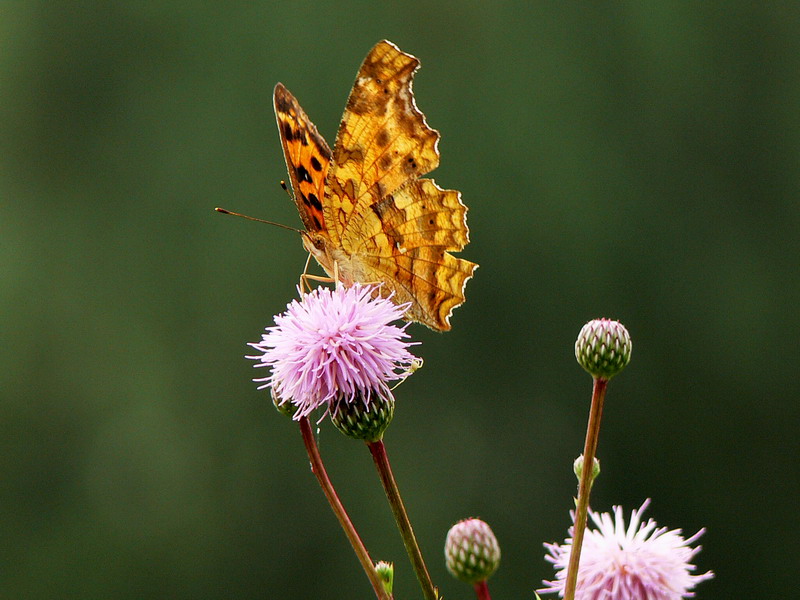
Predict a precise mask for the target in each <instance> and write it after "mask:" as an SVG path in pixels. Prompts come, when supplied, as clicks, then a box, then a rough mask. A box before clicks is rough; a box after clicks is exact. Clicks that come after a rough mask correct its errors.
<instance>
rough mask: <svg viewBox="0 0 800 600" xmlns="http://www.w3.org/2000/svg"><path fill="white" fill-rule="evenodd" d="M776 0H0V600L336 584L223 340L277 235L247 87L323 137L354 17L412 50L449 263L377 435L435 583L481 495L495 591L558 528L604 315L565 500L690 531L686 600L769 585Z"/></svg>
mask: <svg viewBox="0 0 800 600" xmlns="http://www.w3.org/2000/svg"><path fill="white" fill-rule="evenodd" d="M799 34H800V5H798V4H796V3H785V4H781V3H763V4H761V3H750V2H726V3H721V2H711V3H702V4H701V3H638V2H627V3H613V4H606V5H604V6H600V5H584V4H581V5H578V4H577V3H575V4H573V3H538V2H537V3H530V2H522V1H517V2H502V3H486V2H458V3H456V2H440V3H430V2H414V1H411V2H403V3H381V4H380V5H379V4H378V3H373V2H366V1H364V2H358V1H354V0H350V1H346V2H340V3H327V4H320V3H302V2H276V3H262V2H230V3H225V4H222V3H219V4H215V3H192V2H173V3H170V2H158V3H131V4H130V5H128V4H126V3H109V2H76V3H71V2H24V3H23V2H3V3H2V4H0V145H1V146H0V211H1V213H2V217H1V218H0V232H1V234H0V249H1V250H0V274H1V276H2V287H1V289H0V332H1V333H2V350H0V361H1V362H0V366H1V367H2V368H1V370H0V373H1V374H0V377H2V379H1V380H0V387H1V388H2V398H0V482H2V483H1V484H0V490H1V491H0V540H2V541H0V550H1V551H0V596H2V597H4V598H121V599H124V598H212V599H213V598H285V599H294V598H298V599H299V598H331V599H334V598H342V599H345V598H347V599H352V598H369V597H370V596H371V590H370V588H369V585H368V583H367V580H366V578H365V577H364V575H363V573H362V572H361V571H360V569H359V567H358V565H357V563H356V561H355V558H354V556H353V554H352V552H351V550H350V549H349V547H348V545H347V543H346V541H345V538H344V536H343V535H342V532H341V531H340V529H339V526H338V524H337V523H336V522H335V520H334V519H333V517H332V514H331V512H330V510H329V508H328V506H327V504H326V503H325V501H324V499H323V496H322V494H321V492H320V490H319V488H318V486H317V484H316V481H315V480H314V478H313V476H312V475H311V473H310V471H309V468H308V462H307V459H306V457H305V454H304V450H303V447H302V443H301V440H300V436H299V432H298V430H297V428H296V426H295V425H294V424H293V423H291V422H289V421H287V420H286V419H285V418H283V417H281V416H280V415H278V414H277V413H276V412H275V411H274V410H273V409H272V407H271V405H270V403H269V401H268V398H267V395H266V394H265V393H264V392H257V391H256V389H255V387H256V386H255V385H254V384H253V383H252V382H251V381H250V379H251V378H252V377H253V376H255V375H258V374H260V372H255V371H253V369H252V364H251V363H250V362H248V361H246V360H245V359H244V358H243V355H244V354H245V353H247V348H246V345H245V344H246V342H248V341H255V340H257V339H259V336H260V332H261V331H262V329H263V327H265V326H267V325H269V324H270V323H271V321H272V316H273V315H274V314H275V313H277V312H280V311H281V310H283V308H284V307H285V305H286V303H287V301H289V300H290V299H291V298H292V297H293V295H294V285H295V282H296V280H297V276H298V273H299V272H300V270H301V269H302V267H303V262H304V259H305V255H304V252H303V250H302V247H301V244H300V240H299V239H297V238H296V236H293V235H292V234H291V233H289V232H286V231H281V230H279V229H276V228H270V227H267V226H262V225H257V224H253V223H250V222H245V221H240V220H234V219H231V218H227V217H223V216H220V215H217V214H215V213H214V212H213V208H214V207H215V206H225V207H227V208H229V209H232V210H238V211H241V212H245V213H248V214H251V215H255V216H260V217H264V218H268V219H271V220H275V221H279V222H282V223H286V224H289V225H295V226H299V223H300V222H299V219H298V217H297V213H296V210H295V208H294V207H293V205H292V204H291V202H289V201H288V200H287V198H286V196H285V195H284V193H283V192H282V191H281V190H280V188H279V187H278V181H279V180H280V179H282V178H285V176H286V175H285V170H284V164H283V157H282V154H281V149H280V144H279V141H278V136H277V131H276V127H275V124H274V117H273V114H272V106H271V93H272V88H273V86H274V85H275V83H276V82H277V81H282V82H283V83H284V84H286V86H287V87H288V88H289V89H290V90H292V91H293V92H294V94H295V95H296V96H297V97H298V99H299V100H300V102H301V103H302V104H303V106H304V108H305V109H306V111H307V112H308V114H309V115H310V116H311V118H312V119H313V120H314V121H315V122H316V124H317V125H318V127H319V128H320V131H321V132H322V133H323V135H325V136H326V137H327V138H328V140H329V141H331V142H332V140H333V136H334V134H335V132H336V128H337V126H338V122H339V118H340V115H341V111H342V109H343V107H344V102H345V99H346V97H347V94H348V92H349V90H350V86H351V85H352V81H353V78H354V76H355V73H356V70H357V68H358V66H359V64H360V62H361V60H362V59H363V58H364V56H365V55H366V53H367V51H368V50H369V49H370V47H371V46H372V45H373V44H374V43H375V42H377V41H378V40H380V39H382V38H388V39H390V40H392V41H394V42H395V43H397V44H398V45H399V46H400V48H402V49H403V50H405V51H407V52H410V53H412V54H414V55H416V56H418V57H419V58H420V59H421V61H422V65H423V67H422V70H421V71H420V72H419V74H418V76H417V78H416V83H415V91H416V95H417V102H418V105H419V106H420V108H421V109H422V110H423V111H424V112H425V114H426V115H427V118H428V122H429V123H430V124H431V125H432V126H433V127H435V128H437V129H439V130H440V131H441V133H442V141H441V143H440V145H439V148H440V150H441V153H442V162H441V167H440V168H439V169H438V170H437V171H436V172H435V173H434V174H433V175H434V176H435V178H436V180H437V182H438V183H440V184H441V185H442V186H444V187H449V188H456V189H459V190H461V191H462V193H463V197H464V200H465V202H466V204H467V205H468V206H469V208H470V213H469V225H470V228H471V233H472V240H473V241H472V243H471V244H470V245H469V246H468V248H467V249H466V250H465V252H463V253H462V256H464V257H465V258H468V259H470V260H474V261H476V262H478V263H480V264H481V268H480V270H478V272H477V274H476V277H475V279H474V280H473V281H472V282H470V284H469V286H468V289H467V292H468V293H467V296H468V302H467V303H466V304H465V305H464V306H463V307H461V308H460V309H458V310H457V311H456V313H455V314H454V317H453V324H454V329H453V331H452V332H450V333H447V334H444V335H439V334H434V333H432V332H430V331H428V330H426V329H424V328H423V327H420V326H413V327H412V328H411V331H412V333H413V335H414V336H415V337H416V338H417V339H419V340H421V341H422V345H421V346H419V347H418V348H417V353H418V354H419V355H421V356H423V357H424V358H425V367H424V369H422V370H421V371H420V372H418V373H417V374H416V375H415V376H414V377H412V378H411V379H410V380H409V381H408V382H407V383H406V384H404V385H403V386H402V387H401V388H400V389H399V390H398V392H397V394H398V412H397V415H396V418H395V421H394V423H393V425H392V427H391V428H390V430H389V432H388V434H387V438H386V442H387V446H388V449H389V452H390V455H391V457H392V460H393V464H394V468H395V475H396V476H397V478H398V481H399V483H400V486H401V489H402V490H403V492H404V495H405V500H406V504H407V508H408V510H409V512H410V515H411V517H412V520H413V522H414V526H415V529H416V532H417V535H418V537H419V540H420V543H421V545H422V548H423V551H424V552H425V553H426V556H427V558H428V562H429V566H430V570H431V572H432V576H433V579H434V581H435V582H436V583H437V585H439V587H440V588H441V590H442V592H443V593H444V595H445V596H446V597H447V598H469V597H471V595H472V592H471V591H470V590H469V589H468V588H466V587H465V586H463V585H462V584H460V583H458V582H456V581H455V580H453V579H451V578H450V577H449V575H448V574H447V573H446V571H445V567H444V561H443V557H442V547H443V541H444V537H445V534H446V532H447V529H448V528H449V526H450V525H451V524H452V523H454V522H455V521H457V520H458V519H460V518H463V517H466V516H480V517H482V518H483V519H485V520H487V521H488V522H489V523H490V524H491V525H492V526H493V528H494V530H495V532H496V534H497V536H498V538H499V540H500V542H501V545H502V549H503V564H502V566H501V569H500V571H499V572H498V573H497V574H496V575H495V577H494V579H493V580H492V590H493V593H494V596H495V598H497V599H502V598H532V596H533V594H532V590H533V589H534V588H536V587H538V586H539V583H540V581H541V580H542V579H543V578H550V577H551V576H552V569H551V567H550V565H549V564H547V563H545V561H544V560H543V554H544V551H543V548H542V542H544V541H556V540H563V538H564V537H565V535H566V529H567V526H568V523H569V520H568V510H569V508H570V506H571V503H572V495H573V493H574V491H575V481H574V477H573V475H572V471H571V469H572V461H573V459H574V458H575V456H576V455H577V454H578V453H579V452H580V450H581V448H582V443H583V436H584V430H585V423H586V416H587V411H588V401H589V395H590V389H591V381H590V378H589V377H588V376H587V375H586V374H585V373H583V371H582V370H581V369H580V368H579V367H578V366H577V364H576V363H575V360H574V357H573V343H574V340H575V337H576V336H577V333H578V331H579V330H580V328H581V326H582V325H583V323H584V322H585V321H587V320H589V319H591V318H594V317H600V316H607V317H613V318H618V319H620V320H622V321H623V322H624V323H625V324H626V325H627V327H628V329H629V330H630V332H631V334H632V337H633V340H634V352H633V360H632V362H631V364H630V366H629V367H628V369H627V370H626V371H625V372H624V374H623V375H621V376H620V377H619V378H618V379H615V380H614V381H613V382H612V384H611V386H610V390H609V396H608V400H607V405H606V410H605V415H604V416H605V422H604V427H603V430H602V434H601V439H600V446H599V455H600V458H601V460H602V462H603V475H602V477H601V479H600V480H599V481H598V484H597V485H596V487H595V492H594V495H593V506H594V507H595V508H596V509H600V510H608V509H610V508H611V506H612V505H613V504H622V505H623V506H624V507H625V509H626V513H628V512H629V511H630V509H632V508H636V507H638V506H639V504H640V503H641V502H642V501H643V500H644V499H645V498H647V497H651V498H653V503H652V506H651V508H650V509H649V511H648V515H649V516H652V517H653V518H655V519H656V520H657V521H658V522H659V524H661V525H666V526H668V527H671V528H677V527H680V528H683V530H684V532H686V533H687V534H692V533H694V532H695V531H696V530H697V529H699V528H700V527H703V526H705V527H707V528H708V533H707V534H706V535H705V537H704V538H703V540H702V545H703V547H704V548H703V551H702V552H701V553H700V554H699V555H697V557H696V562H697V564H698V565H699V568H700V570H701V572H702V571H705V570H707V569H713V570H714V571H715V572H716V573H717V577H716V579H715V580H713V581H711V582H708V583H704V584H701V586H699V588H698V590H697V591H698V592H699V594H698V596H699V597H702V598H720V599H722V598H725V599H727V598H732V597H737V598H748V597H756V596H758V597H765V598H768V597H786V595H787V590H791V589H795V588H796V578H795V573H794V570H795V569H794V568H791V567H790V565H791V564H795V563H796V560H797V557H798V555H800V552H798V550H799V548H798V538H799V537H800V525H799V520H798V517H797V510H796V503H797V496H798V493H800V485H798V483H799V480H800V477H799V476H798V466H797V460H798V456H800V452H799V451H800V448H798V423H800V419H799V418H798V417H800V415H799V414H798V413H799V412H800V411H799V410H798V403H797V400H796V399H794V400H793V399H792V398H795V396H796V392H794V391H792V390H793V388H791V385H792V384H791V382H792V381H796V380H797V369H798V364H800V351H799V349H798V346H799V344H800V342H799V341H798V340H800V327H798V317H797V312H798V305H800V283H798V266H799V265H798V263H799V261H798V259H799V258H800V252H799V250H800V242H799V237H798V229H799V228H800V203H798V192H799V191H800V190H799V189H798V172H799V171H798V167H800V161H799V159H800V110H798V109H799V108H800V35H799ZM320 444H321V449H322V452H323V455H324V456H325V457H326V460H327V463H328V468H329V471H330V474H331V477H332V478H333V480H334V482H335V483H336V484H337V486H338V489H339V492H340V494H341V496H342V497H343V499H344V502H345V504H346V506H347V507H348V508H349V510H350V512H351V515H352V517H353V519H354V521H355V522H356V524H357V526H358V527H359V529H360V531H361V534H362V537H363V538H364V540H365V542H366V544H367V546H368V547H369V548H370V550H371V552H372V554H373V556H375V557H376V558H381V559H386V560H393V561H395V563H396V567H397V569H396V571H397V572H396V580H397V581H396V588H395V590H396V597H397V598H403V599H405V598H413V597H419V593H418V588H417V587H416V582H415V580H414V578H413V575H412V573H411V570H410V567H409V566H408V563H407V562H406V560H405V557H404V551H403V547H402V545H401V543H400V540H399V537H398V536H397V535H396V534H395V532H394V530H393V522H392V519H391V515H390V512H389V509H388V507H387V505H386V504H385V502H384V500H383V497H382V492H381V490H380V485H379V482H378V480H377V477H376V476H375V473H374V472H373V468H372V463H371V459H370V456H369V453H368V452H367V450H366V448H364V447H363V446H362V445H360V444H357V443H356V442H352V441H350V440H347V439H345V438H343V437H342V436H341V435H340V434H339V433H338V432H336V431H335V430H334V429H333V428H332V427H331V426H330V423H328V422H325V423H323V424H322V425H321V432H320Z"/></svg>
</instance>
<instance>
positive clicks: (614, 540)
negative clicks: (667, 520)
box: [537, 499, 714, 600]
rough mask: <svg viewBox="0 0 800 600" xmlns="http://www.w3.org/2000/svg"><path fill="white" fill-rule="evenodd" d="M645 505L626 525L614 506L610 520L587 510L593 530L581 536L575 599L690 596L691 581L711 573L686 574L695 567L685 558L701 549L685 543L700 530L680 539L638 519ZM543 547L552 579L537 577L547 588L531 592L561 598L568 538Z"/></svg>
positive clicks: (677, 534)
mask: <svg viewBox="0 0 800 600" xmlns="http://www.w3.org/2000/svg"><path fill="white" fill-rule="evenodd" d="M649 504H650V500H649V499H648V500H645V502H644V503H643V504H642V506H641V508H639V510H638V511H637V510H634V511H633V512H632V514H631V520H630V523H629V524H628V526H627V528H626V526H625V517H624V516H623V514H622V508H621V507H619V506H615V507H614V516H613V519H612V516H611V514H610V513H596V512H593V511H590V512H589V514H590V516H591V518H592V521H593V522H594V524H595V525H596V526H597V529H590V528H589V527H588V526H587V528H586V532H585V534H584V538H583V548H582V549H581V560H580V567H579V569H578V585H577V588H576V590H575V600H679V599H680V598H691V597H692V596H694V593H693V592H691V591H690V590H691V589H692V588H694V586H695V585H697V584H698V583H700V582H701V581H705V580H707V579H711V578H712V577H714V574H713V573H712V572H711V571H708V572H706V573H703V574H702V575H692V571H694V570H695V569H696V567H695V565H693V564H690V562H689V561H690V560H691V559H692V557H693V556H694V555H695V554H697V553H698V552H699V551H700V548H701V547H700V546H696V547H694V548H692V547H691V544H692V543H694V542H695V541H697V539H698V538H699V537H700V536H701V535H703V533H705V529H701V530H700V531H698V532H697V533H695V534H694V535H693V536H692V537H690V538H689V539H684V538H683V535H682V532H681V530H680V529H673V530H668V529H667V528H666V527H657V526H656V522H655V521H653V520H652V519H650V520H648V521H647V522H646V523H642V520H641V516H642V513H643V512H644V511H645V509H646V508H647V506H648V505H649ZM572 532H573V529H572V528H570V535H572ZM544 546H545V548H546V549H547V551H548V553H549V554H548V555H546V556H545V560H547V561H548V562H550V563H552V564H553V567H554V568H555V569H556V579H555V580H553V581H543V582H542V583H544V584H545V585H546V586H547V587H545V588H542V589H539V590H537V591H538V592H541V593H555V592H557V593H558V594H559V596H561V597H563V596H564V587H565V585H566V578H567V565H568V564H569V557H570V552H571V550H572V538H571V537H570V538H567V539H566V540H565V542H564V544H545V545H544Z"/></svg>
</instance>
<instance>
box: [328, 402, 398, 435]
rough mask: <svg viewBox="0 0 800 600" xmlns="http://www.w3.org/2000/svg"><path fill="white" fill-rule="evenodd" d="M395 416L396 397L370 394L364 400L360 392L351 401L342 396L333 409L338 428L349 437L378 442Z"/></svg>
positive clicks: (333, 417)
mask: <svg viewBox="0 0 800 600" xmlns="http://www.w3.org/2000/svg"><path fill="white" fill-rule="evenodd" d="M392 417H394V398H392V397H391V396H389V397H383V396H381V395H379V394H370V397H369V400H368V401H367V402H365V401H364V399H363V397H362V396H361V395H360V394H359V395H357V396H356V397H355V398H353V399H352V400H350V401H349V402H347V401H345V399H344V398H340V399H339V400H338V401H337V402H336V404H335V405H334V407H333V410H332V411H331V420H332V421H333V424H334V425H336V429H338V430H339V431H341V432H342V433H343V434H345V435H346V436H347V437H351V438H354V439H356V440H364V441H365V442H377V441H378V440H379V439H381V438H382V437H383V432H384V431H386V428H387V427H388V426H389V423H391V422H392Z"/></svg>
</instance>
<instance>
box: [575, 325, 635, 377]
mask: <svg viewBox="0 0 800 600" xmlns="http://www.w3.org/2000/svg"><path fill="white" fill-rule="evenodd" d="M632 347H633V344H632V343H631V337H630V335H629V334H628V330H627V329H625V326H624V325H623V324H622V323H620V322H619V321H612V320H610V319H595V320H594V321H589V322H588V323H586V325H584V326H583V329H581V332H580V333H579V334H578V339H577V341H576V342H575V358H577V359H578V363H579V364H580V365H581V366H582V367H583V368H584V369H586V371H588V373H589V374H590V375H591V376H592V377H594V378H595V379H604V380H606V381H608V380H609V379H611V378H612V377H613V376H614V375H616V374H617V373H619V372H620V371H621V370H622V369H623V368H625V365H627V364H628V363H629V362H630V360H631V349H632Z"/></svg>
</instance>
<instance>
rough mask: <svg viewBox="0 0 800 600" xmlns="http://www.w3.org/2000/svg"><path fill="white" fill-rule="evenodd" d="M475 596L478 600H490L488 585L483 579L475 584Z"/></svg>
mask: <svg viewBox="0 0 800 600" xmlns="http://www.w3.org/2000/svg"><path fill="white" fill-rule="evenodd" d="M475 596H476V597H477V598H478V600H492V597H491V596H490V595H489V584H488V583H486V580H485V579H484V580H483V581H479V582H478V583H476V584H475Z"/></svg>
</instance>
